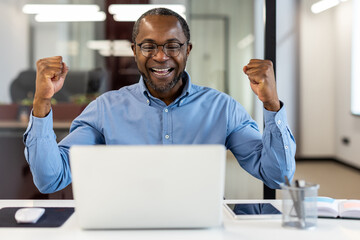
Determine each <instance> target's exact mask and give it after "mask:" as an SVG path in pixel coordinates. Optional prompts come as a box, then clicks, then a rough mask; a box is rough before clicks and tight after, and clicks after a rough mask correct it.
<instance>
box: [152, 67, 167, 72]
mask: <svg viewBox="0 0 360 240" xmlns="http://www.w3.org/2000/svg"><path fill="white" fill-rule="evenodd" d="M152 69H153V70H154V71H157V72H164V71H166V72H168V71H169V70H170V68H152Z"/></svg>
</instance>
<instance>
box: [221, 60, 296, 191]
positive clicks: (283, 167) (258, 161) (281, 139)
mask: <svg viewBox="0 0 360 240" xmlns="http://www.w3.org/2000/svg"><path fill="white" fill-rule="evenodd" d="M243 71H244V73H245V74H246V75H247V76H248V78H249V80H250V86H251V89H252V90H253V92H254V93H255V94H256V95H257V96H258V98H259V99H260V101H262V102H263V105H264V119H265V129H264V134H263V136H262V137H261V135H260V133H259V130H258V128H257V126H256V123H254V122H252V120H249V121H247V124H245V125H244V126H243V127H242V128H237V129H236V126H234V127H235V130H234V131H233V132H232V133H231V135H230V136H229V138H228V141H227V144H228V147H229V149H231V151H232V152H233V153H234V155H235V156H236V157H237V159H238V161H239V163H240V165H241V166H242V167H243V168H244V169H245V170H247V171H248V172H250V173H251V174H252V175H254V176H255V177H257V178H259V179H261V180H263V181H264V183H265V184H267V185H268V186H269V187H271V188H278V187H279V183H282V182H284V176H287V177H288V178H289V179H292V178H293V175H294V173H295V151H296V144H295V139H294V137H293V135H292V133H291V131H290V128H289V126H288V124H287V119H286V111H285V107H284V106H282V103H281V102H280V101H279V98H278V94H277V90H276V82H275V75H274V69H273V64H272V62H271V61H269V60H259V59H252V60H250V62H249V63H248V64H247V65H246V66H245V67H244V68H243Z"/></svg>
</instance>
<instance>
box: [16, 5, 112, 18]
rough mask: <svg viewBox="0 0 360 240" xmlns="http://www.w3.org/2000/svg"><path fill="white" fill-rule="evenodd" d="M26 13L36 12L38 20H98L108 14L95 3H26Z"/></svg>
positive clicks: (24, 10) (24, 8)
mask: <svg viewBox="0 0 360 240" xmlns="http://www.w3.org/2000/svg"><path fill="white" fill-rule="evenodd" d="M22 10H23V12H24V13H26V14H36V16H35V20H36V21H38V22H98V21H104V20H105V19H106V14H105V13H104V12H101V11H100V7H99V6H98V5H94V4H26V5H24V7H23V9H22Z"/></svg>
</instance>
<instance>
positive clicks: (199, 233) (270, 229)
mask: <svg viewBox="0 0 360 240" xmlns="http://www.w3.org/2000/svg"><path fill="white" fill-rule="evenodd" d="M260 201H261V202H271V203H273V204H274V205H275V206H276V207H278V208H279V209H281V202H280V201H278V200H273V201H262V200H260ZM260 201H255V200H248V201H245V200H236V201H227V202H260ZM33 206H39V207H73V206H74V201H73V200H0V208H3V207H33ZM0 239H1V240H7V239H12V240H17V239H21V240H24V239H25V240H30V239H36V240H42V239H44V240H45V239H46V240H49V239H51V240H56V239H61V240H71V239H86V240H91V239H101V240H105V239H106V240H107V239H126V240H127V239H130V240H131V239H146V240H151V239H156V240H162V239H164V240H165V239H166V240H177V239H186V240H192V239H194V240H195V239H196V240H202V239H204V240H205V239H206V240H215V239H216V240H219V239H224V240H230V239H234V240H235V239H236V240H246V239H254V240H261V239H266V240H268V239H276V240H281V239H286V240H297V239H302V240H303V239H305V240H312V239H314V240H319V239H326V240H332V239H334V240H335V239H336V240H347V239H351V240H359V239H360V221H358V220H335V219H318V227H317V228H316V229H313V230H298V229H289V228H283V227H281V219H272V220H234V219H232V218H231V216H230V215H229V214H228V212H227V211H226V210H225V209H224V226H223V227H221V228H216V229H197V230H106V231H84V230H81V229H80V228H79V227H78V225H77V219H76V212H75V213H74V214H73V215H72V216H71V217H70V218H69V219H68V221H67V222H65V224H64V225H63V226H62V227H60V228H0Z"/></svg>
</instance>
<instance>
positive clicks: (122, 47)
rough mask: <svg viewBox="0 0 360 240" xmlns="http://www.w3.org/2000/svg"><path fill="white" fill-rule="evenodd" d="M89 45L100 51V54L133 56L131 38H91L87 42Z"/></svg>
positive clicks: (106, 55)
mask: <svg viewBox="0 0 360 240" xmlns="http://www.w3.org/2000/svg"><path fill="white" fill-rule="evenodd" d="M86 45H87V47H88V48H90V49H92V50H97V51H99V53H100V55H102V56H105V57H108V56H121V57H133V56H134V53H133V51H132V50H131V42H130V41H129V40H114V41H110V40H91V41H88V42H87V44H86Z"/></svg>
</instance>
